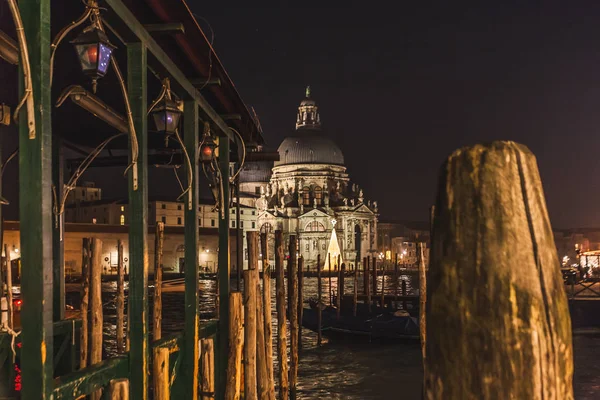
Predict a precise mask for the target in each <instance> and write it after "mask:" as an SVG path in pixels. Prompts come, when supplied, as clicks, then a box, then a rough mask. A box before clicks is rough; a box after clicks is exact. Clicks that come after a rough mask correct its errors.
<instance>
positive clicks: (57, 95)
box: [0, 0, 263, 400]
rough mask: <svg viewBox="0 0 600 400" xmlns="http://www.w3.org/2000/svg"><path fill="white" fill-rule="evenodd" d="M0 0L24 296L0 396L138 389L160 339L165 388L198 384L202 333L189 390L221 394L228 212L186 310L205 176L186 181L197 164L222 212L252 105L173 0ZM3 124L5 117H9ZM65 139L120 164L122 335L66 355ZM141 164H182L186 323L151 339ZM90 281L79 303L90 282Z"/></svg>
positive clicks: (0, 364)
mask: <svg viewBox="0 0 600 400" xmlns="http://www.w3.org/2000/svg"><path fill="white" fill-rule="evenodd" d="M8 3H9V6H10V10H11V13H10V15H9V14H8V13H4V15H3V16H2V17H1V18H0V30H1V31H2V33H3V35H2V36H1V38H2V52H0V53H1V54H2V55H1V57H2V58H3V59H2V60H0V63H5V62H9V63H10V64H13V65H12V66H11V65H4V66H3V71H4V70H6V71H8V69H10V71H9V72H8V73H6V75H4V76H3V78H4V79H5V80H11V79H12V80H14V81H15V82H17V81H21V84H20V89H19V96H18V98H17V96H15V98H14V99H13V100H14V101H13V102H12V103H10V101H9V100H8V99H7V100H6V103H9V107H10V112H11V113H13V112H15V108H19V109H20V110H19V112H18V113H17V114H18V117H19V119H18V135H19V147H18V157H17V158H18V160H19V162H18V164H19V179H18V185H19V217H20V264H21V299H22V309H21V313H20V326H16V325H13V326H7V325H4V326H3V329H2V333H0V379H1V380H2V382H1V383H0V397H8V398H11V397H15V396H16V395H17V391H18V392H20V398H22V399H24V400H33V399H35V400H39V399H67V398H69V399H70V398H80V397H81V396H87V395H92V398H99V397H98V396H99V394H100V393H101V392H103V393H104V397H105V398H108V396H109V395H110V396H112V397H111V398H113V399H114V398H120V399H126V398H130V399H136V400H143V399H147V398H149V388H150V387H151V386H152V384H151V373H150V369H151V365H152V364H151V359H152V355H153V354H162V355H165V354H166V355H167V358H166V359H167V361H168V363H167V365H170V366H171V367H170V368H169V369H168V370H167V371H164V372H165V373H166V375H167V379H168V382H170V385H169V386H167V391H166V392H164V393H163V395H165V396H173V397H175V398H180V399H185V398H187V399H197V398H198V397H199V395H200V393H199V375H200V374H199V341H200V340H201V339H206V338H214V343H215V350H214V352H215V356H214V366H213V367H214V371H215V372H214V390H215V393H204V394H202V395H203V396H214V398H217V399H222V398H224V384H225V378H226V366H227V355H228V352H229V349H228V343H229V338H228V335H229V326H228V324H229V298H230V297H229V293H230V288H229V276H230V270H229V269H230V238H229V226H230V218H231V216H232V215H231V213H230V212H220V213H219V220H218V228H219V243H218V246H219V255H218V257H219V260H218V265H219V270H218V276H219V319H216V320H211V321H208V322H206V321H204V322H200V320H199V310H198V273H199V270H198V258H199V255H198V252H199V248H198V245H197V243H198V235H199V229H198V204H199V201H198V199H199V197H200V191H205V192H206V193H207V194H208V193H210V191H209V188H208V187H207V186H202V185H200V184H199V169H201V168H205V169H206V170H209V174H208V175H209V176H210V179H211V180H212V184H213V187H216V188H217V189H218V190H215V191H214V192H213V193H214V194H215V202H216V205H217V207H220V209H221V210H225V211H227V207H228V206H229V203H230V193H231V192H230V187H231V186H235V185H236V184H237V180H236V179H234V178H235V177H233V176H230V171H231V170H230V166H231V163H235V165H237V167H239V165H240V162H241V159H242V156H243V153H244V151H248V152H250V151H251V149H252V147H253V146H258V145H261V144H262V142H263V138H262V135H261V132H260V130H259V129H258V128H257V124H256V120H255V116H254V115H251V114H250V113H249V111H248V109H247V107H246V105H245V104H244V102H243V101H242V100H241V98H240V96H239V94H238V92H237V91H236V89H235V86H234V85H233V83H232V82H231V80H230V78H229V76H228V75H227V73H226V71H225V69H224V68H223V65H222V64H221V62H220V60H219V58H218V57H217V56H216V54H215V53H214V50H213V48H212V45H211V43H210V42H209V41H208V39H207V37H206V36H205V35H204V33H203V31H202V29H201V28H200V26H199V25H198V22H197V21H196V19H195V17H194V15H193V13H192V12H191V10H190V9H189V7H188V5H187V4H186V2H185V1H183V0H147V1H145V0H103V1H100V2H96V1H95V0H85V1H83V2H80V1H77V2H58V1H52V0H36V1H34V0H21V1H19V2H18V4H17V2H16V1H13V0H10V1H8ZM11 16H12V17H13V18H12V19H11ZM15 26H16V29H15ZM69 42H71V43H69ZM73 47H75V51H74V49H73ZM7 54H8V56H7ZM5 60H8V61H5ZM5 67H6V69H4V68H5ZM82 69H83V73H82ZM86 75H87V77H86ZM21 99H23V101H22V102H20V100H21ZM153 99H155V101H154V102H153ZM3 100H4V99H0V101H3ZM19 103H21V104H19ZM21 106H22V107H21ZM7 108H8V107H5V106H3V110H6V109H7ZM180 119H181V120H182V121H181V122H179V123H178V121H179V120H180ZM2 123H3V124H10V123H11V121H10V117H9V118H3V119H2ZM2 128H3V131H4V130H5V129H10V127H9V128H7V127H5V126H2ZM91 149H93V150H91ZM103 149H105V150H110V151H109V155H108V156H105V155H104V153H103V152H102V150H103ZM244 149H245V150H244ZM66 150H68V151H70V152H76V153H79V154H82V155H83V156H84V157H88V155H90V154H91V156H90V158H89V159H88V161H89V163H87V165H90V164H92V165H93V164H94V163H96V164H97V165H102V166H109V167H120V168H122V170H123V171H124V173H125V176H124V178H123V179H126V180H127V182H128V199H127V200H128V203H127V204H128V210H127V214H128V215H127V221H128V223H127V226H128V243H127V245H128V248H129V260H128V264H129V271H128V273H129V294H128V296H127V300H128V303H129V304H128V312H127V314H128V323H127V325H128V340H127V344H126V346H125V348H126V349H127V350H126V352H124V353H122V354H121V355H119V356H118V357H112V358H109V359H104V360H101V361H99V362H94V363H93V364H90V363H89V360H88V362H87V364H86V365H82V366H81V367H80V366H79V362H78V359H79V358H80V356H81V351H82V350H83V351H87V347H86V348H85V349H82V348H80V330H81V328H82V323H81V320H79V319H74V318H71V319H66V318H65V282H64V278H65V265H64V231H65V229H64V227H65V224H64V208H63V206H62V205H64V199H65V198H66V196H67V195H68V193H69V190H71V188H72V187H74V186H75V185H76V183H77V178H78V177H79V176H80V175H81V173H82V172H83V168H84V167H83V166H82V165H80V166H79V167H78V168H77V169H76V170H74V171H66V170H65V168H64V166H65V159H64V152H65V151H66ZM10 158H12V156H11V157H10ZM202 163H204V164H202ZM83 165H86V164H85V163H84V164H83ZM154 166H168V167H170V168H175V167H180V171H185V172H183V173H182V182H183V186H185V188H184V189H186V190H184V193H183V194H182V196H181V199H182V200H183V204H184V205H185V211H184V236H185V240H184V242H185V253H184V257H185V265H186V268H185V278H184V282H185V304H184V305H183V306H184V307H185V329H184V331H183V332H182V333H181V334H178V335H174V336H165V337H162V338H161V339H160V340H157V341H154V342H151V341H150V340H149V320H148V319H149V318H148V316H149V309H150V305H149V304H148V269H149V254H148V253H149V252H148V240H147V235H148V228H149V227H148V225H149V223H148V222H149V221H148V214H149V213H148V187H149V185H150V184H151V182H150V180H149V178H148V174H149V170H150V169H151V168H153V167H154ZM233 171H235V168H233ZM67 172H68V173H67ZM204 197H206V196H204ZM8 200H9V201H11V200H12V199H8ZM3 202H4V201H3ZM4 203H5V202H4ZM238 216H239V213H238ZM236 226H239V221H238V223H237V224H236ZM0 236H1V235H0ZM94 243H97V245H98V246H101V245H102V242H101V241H95V242H94ZM91 252H92V254H91V255H92V256H94V255H95V256H96V258H99V257H97V256H98V253H97V252H95V250H94V249H93V248H92V250H91ZM121 252H122V251H121V250H120V253H121ZM86 257H87V258H86ZM89 257H90V254H88V253H86V252H84V258H85V259H86V260H87V261H86V262H89V263H91V266H92V274H94V272H93V271H94V269H95V263H96V261H95V260H94V257H92V259H90V258H89ZM94 276H95V275H92V277H93V278H92V281H93V280H94V279H95V278H94ZM92 284H94V282H92ZM0 286H2V285H0ZM94 290H96V289H94V288H92V296H91V299H90V301H91V302H94V301H95V300H94V299H95V298H94V296H95V295H99V293H97V290H96V292H94ZM90 307H92V308H93V307H94V304H90ZM92 317H93V316H92ZM93 318H95V317H93ZM93 318H92V321H91V323H92V333H93V330H94V329H96V328H95V326H97V325H94V324H96V323H97V322H95V321H96V320H95V319H93ZM86 329H87V324H86ZM93 340H94V338H92V341H93ZM161 349H163V350H166V351H160V350H161ZM98 350H101V349H95V352H97V351H98ZM95 352H94V353H91V354H90V355H91V356H93V359H95V358H96V355H95V354H96V353H95ZM92 361H93V360H92ZM17 375H18V376H20V379H19V381H18V382H16V379H15V377H16V376H17ZM155 396H158V394H157V393H155ZM155 398H158V397H155Z"/></svg>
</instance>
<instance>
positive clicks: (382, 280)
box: [381, 262, 385, 311]
mask: <svg viewBox="0 0 600 400" xmlns="http://www.w3.org/2000/svg"><path fill="white" fill-rule="evenodd" d="M384 309H385V262H383V263H381V311H383V310H384Z"/></svg>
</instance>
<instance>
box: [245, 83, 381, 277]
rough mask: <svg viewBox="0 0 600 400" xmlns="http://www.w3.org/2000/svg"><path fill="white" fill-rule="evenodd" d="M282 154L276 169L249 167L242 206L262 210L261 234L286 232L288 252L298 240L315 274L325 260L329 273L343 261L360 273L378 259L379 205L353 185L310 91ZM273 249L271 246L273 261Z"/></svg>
mask: <svg viewBox="0 0 600 400" xmlns="http://www.w3.org/2000/svg"><path fill="white" fill-rule="evenodd" d="M277 151H278V153H279V161H276V162H275V163H274V165H273V163H271V165H269V163H266V162H256V163H248V165H246V166H245V167H244V169H243V170H242V173H241V175H240V182H241V183H240V192H241V194H240V201H241V202H242V203H243V204H246V205H250V206H254V207H255V208H256V209H257V221H258V222H257V227H258V229H259V230H260V231H261V232H268V233H273V232H274V231H275V230H281V231H283V236H284V241H285V243H284V245H285V246H286V247H285V249H286V250H285V252H286V253H287V252H288V250H287V249H288V245H289V237H290V235H296V237H297V253H298V255H299V256H302V257H303V259H304V265H305V267H306V266H308V267H309V268H311V269H314V268H315V267H316V263H317V257H318V256H319V255H320V256H321V260H322V263H323V267H324V270H328V269H330V268H335V267H336V265H337V264H338V261H337V260H338V259H339V260H340V262H343V263H345V264H346V266H347V268H354V267H355V265H356V260H361V263H362V258H363V257H366V256H371V255H374V254H375V253H376V247H377V219H378V210H377V202H374V201H373V202H372V201H370V200H367V199H366V198H365V196H364V193H363V190H362V189H361V188H360V187H359V186H358V185H357V184H355V183H352V181H351V180H350V177H349V176H348V173H347V172H346V167H345V165H344V156H343V154H342V151H341V149H340V148H339V147H338V146H337V145H336V144H335V143H334V142H333V141H332V140H331V139H330V138H328V137H327V135H326V133H325V131H324V130H323V129H322V126H321V117H320V115H319V110H318V107H317V104H316V102H315V101H314V100H313V99H312V98H311V97H310V88H307V91H306V97H305V98H304V99H303V100H302V102H301V103H300V106H299V107H298V113H297V116H296V129H295V131H294V132H293V133H292V134H291V135H290V136H288V137H286V138H285V139H284V140H283V142H282V143H281V145H280V146H279V148H278V150H277ZM271 237H272V236H271ZM273 250H274V244H273V243H271V242H270V243H269V259H271V260H273V259H274V256H273V254H274V251H273ZM338 256H339V258H338ZM329 260H331V267H330V265H329ZM361 265H362V264H361Z"/></svg>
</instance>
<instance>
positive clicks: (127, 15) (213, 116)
mask: <svg viewBox="0 0 600 400" xmlns="http://www.w3.org/2000/svg"><path fill="white" fill-rule="evenodd" d="M106 2H107V3H108V5H109V6H110V7H111V8H112V10H113V11H114V12H115V13H116V14H117V15H118V16H119V18H121V20H123V22H125V24H127V26H128V27H129V28H130V29H131V31H132V32H133V34H134V35H136V36H137V38H138V39H139V40H140V41H141V42H142V43H143V44H144V45H145V46H146V48H147V49H148V51H150V53H152V55H153V56H154V57H156V59H157V60H158V61H159V62H160V63H161V64H162V65H163V67H165V69H166V70H167V72H168V73H169V74H170V75H171V77H172V78H173V80H175V81H176V82H177V83H178V84H179V85H180V86H181V87H182V88H183V90H185V91H186V92H187V95H188V96H189V97H191V98H192V99H194V100H195V101H196V102H197V104H198V105H199V106H200V108H201V109H202V111H203V112H204V114H205V115H206V116H207V117H208V119H209V120H210V121H211V122H212V123H213V124H214V125H215V126H216V127H217V128H218V129H219V130H220V131H221V133H223V134H224V135H226V136H227V137H229V139H230V140H235V135H234V134H233V132H231V130H230V129H229V127H228V126H227V124H226V123H225V121H223V119H222V118H221V117H219V114H217V112H216V111H215V110H214V109H213V108H212V106H211V105H210V104H208V102H207V101H206V100H205V99H204V97H203V96H202V95H201V94H200V92H199V91H198V89H196V87H195V86H194V85H193V84H192V83H191V82H190V81H189V79H187V78H186V76H185V74H184V73H183V72H182V71H181V70H180V69H179V68H178V67H177V65H175V63H174V62H173V60H171V58H170V57H169V56H168V55H167V53H165V51H164V50H163V49H162V47H160V45H159V44H158V43H156V41H155V40H154V39H153V38H152V36H151V35H150V33H149V32H148V31H147V30H146V29H145V28H144V26H143V25H142V24H141V23H140V21H139V20H138V19H137V18H136V17H135V15H133V13H132V12H131V11H130V10H129V8H127V6H126V5H125V4H123V2H122V1H121V0H106Z"/></svg>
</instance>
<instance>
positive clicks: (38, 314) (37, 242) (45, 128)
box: [19, 0, 54, 400]
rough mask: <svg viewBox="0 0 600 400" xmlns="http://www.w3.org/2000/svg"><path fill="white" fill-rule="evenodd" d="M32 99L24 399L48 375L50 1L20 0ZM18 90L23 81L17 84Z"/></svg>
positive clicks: (24, 243) (25, 139) (24, 192)
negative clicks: (33, 116) (33, 122)
mask: <svg viewBox="0 0 600 400" xmlns="http://www.w3.org/2000/svg"><path fill="white" fill-rule="evenodd" d="M19 9H20V11H21V16H22V19H23V25H24V27H25V35H26V37H27V39H28V40H27V46H28V51H29V62H30V65H31V78H32V81H33V87H32V88H33V94H34V102H35V107H34V110H35V130H36V136H35V138H34V139H30V138H29V130H28V127H27V114H26V111H25V109H26V107H25V106H24V107H23V108H22V111H21V113H20V118H19V214H20V215H19V217H20V221H21V225H20V235H21V263H22V270H21V295H22V296H23V308H22V310H21V326H22V329H23V330H22V333H21V339H22V343H23V345H22V349H21V377H22V384H23V386H22V387H23V389H22V392H21V398H22V399H24V400H34V399H35V400H39V399H49V398H50V396H51V393H52V389H53V388H54V382H53V380H52V361H53V354H52V353H53V348H54V343H53V338H52V220H53V218H52V187H51V184H52V173H51V172H52V125H51V117H50V113H51V110H52V103H51V98H50V74H49V72H50V71H49V66H50V0H44V1H40V0H21V1H19ZM20 86H21V90H20V92H21V94H22V93H23V87H24V86H23V83H21V85H20Z"/></svg>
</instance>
